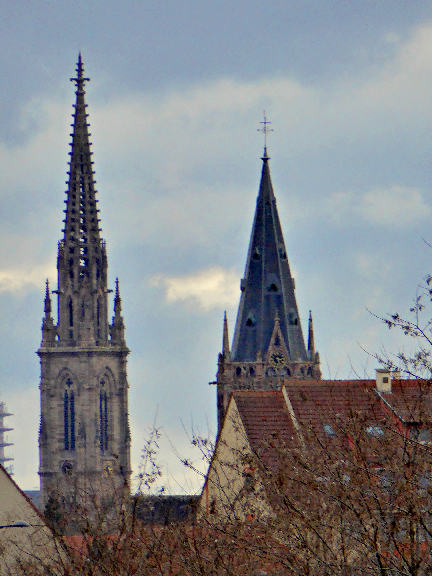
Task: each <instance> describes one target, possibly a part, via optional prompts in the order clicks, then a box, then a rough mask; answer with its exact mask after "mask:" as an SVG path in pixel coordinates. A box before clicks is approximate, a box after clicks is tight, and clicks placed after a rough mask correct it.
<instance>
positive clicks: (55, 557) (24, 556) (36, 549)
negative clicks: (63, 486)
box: [0, 466, 65, 575]
mask: <svg viewBox="0 0 432 576" xmlns="http://www.w3.org/2000/svg"><path fill="white" fill-rule="evenodd" d="M19 521H21V522H27V524H29V526H26V527H19V528H9V527H8V528H0V574H2V575H3V574H4V575H8V574H11V575H15V574H17V575H19V574H26V573H31V569H30V567H29V566H37V567H38V569H39V570H40V571H41V572H42V571H43V569H44V568H45V567H46V569H47V570H46V571H47V573H49V572H48V569H50V570H51V572H50V573H54V574H56V573H58V574H60V573H61V567H62V565H63V561H64V558H65V556H64V554H63V552H62V550H61V547H60V545H59V542H58V541H57V540H56V539H55V538H54V535H53V533H52V531H51V530H50V528H49V527H48V526H47V524H46V522H45V520H44V519H43V517H42V516H41V515H40V514H39V512H38V511H37V510H36V508H35V507H34V506H33V504H32V503H31V502H30V500H29V499H28V498H27V497H26V496H25V494H24V493H23V492H22V491H21V490H20V489H19V488H18V486H17V485H16V484H15V482H14V481H13V480H12V478H11V477H10V476H9V475H8V474H7V472H6V471H5V469H4V468H3V467H2V466H0V526H5V525H8V524H14V523H16V522H19Z"/></svg>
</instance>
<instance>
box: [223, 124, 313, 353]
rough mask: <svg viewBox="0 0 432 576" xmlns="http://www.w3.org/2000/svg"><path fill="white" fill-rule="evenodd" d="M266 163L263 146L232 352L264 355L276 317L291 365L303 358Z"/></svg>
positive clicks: (267, 163)
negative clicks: (259, 178) (258, 186)
mask: <svg viewBox="0 0 432 576" xmlns="http://www.w3.org/2000/svg"><path fill="white" fill-rule="evenodd" d="M267 124H268V122H267V120H266V118H265V117H264V129H263V130H267V131H268V128H267ZM269 160H270V158H269V156H268V154H267V145H265V147H264V154H263V157H262V161H263V165H262V173H261V183H260V188H259V193H258V198H257V204H256V210H255V217H254V222H253V227H252V234H251V239H250V244H249V252H248V256H247V261H246V270H245V276H244V278H243V279H242V281H241V292H242V294H241V299H240V306H239V310H238V315H237V322H236V327H235V332H234V340H233V347H232V353H231V357H232V360H233V361H234V362H243V361H246V362H254V361H256V359H257V355H261V356H262V357H264V356H265V354H266V352H267V350H268V346H269V343H270V339H271V336H272V333H273V328H274V319H275V317H276V315H278V317H279V323H280V329H281V333H282V336H283V338H284V340H285V342H284V343H285V345H286V347H287V350H288V353H289V356H290V359H291V361H306V360H307V353H306V348H305V344H304V340H303V334H302V329H301V326H300V320H299V314H298V310H297V303H296V297H295V292H294V289H295V286H294V279H293V278H292V276H291V271H290V267H289V263H288V258H287V253H286V248H285V242H284V239H283V235H282V228H281V225H280V221H279V215H278V211H277V207H276V198H275V195H274V192H273V186H272V181H271V176H270V167H269Z"/></svg>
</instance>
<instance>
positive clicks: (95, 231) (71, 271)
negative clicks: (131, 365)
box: [57, 54, 109, 346]
mask: <svg viewBox="0 0 432 576" xmlns="http://www.w3.org/2000/svg"><path fill="white" fill-rule="evenodd" d="M71 81H72V82H74V83H75V86H76V91H75V96H76V100H75V104H74V108H75V110H74V113H73V115H72V117H73V119H74V121H73V124H72V128H73V130H72V134H71V136H72V142H71V151H70V152H69V154H70V157H71V158H70V162H69V166H70V168H69V172H68V175H69V179H68V181H67V185H68V188H67V190H66V195H67V198H66V200H65V204H66V209H65V214H66V216H65V219H64V224H65V225H64V229H63V232H64V237H63V240H62V241H61V242H60V243H59V254H58V263H57V268H58V294H59V330H58V331H59V338H60V340H61V341H65V340H68V341H69V342H70V343H73V342H75V343H76V344H77V345H79V343H80V342H81V343H82V344H83V345H84V344H85V345H88V346H94V345H97V343H98V342H104V341H107V340H108V338H109V329H108V303H107V293H108V287H107V283H108V262H107V256H106V246H105V242H104V241H103V240H102V239H101V237H100V231H101V229H100V228H99V219H98V212H99V210H98V209H97V207H96V206H97V202H98V200H97V199H96V190H95V183H96V182H95V179H94V171H93V162H92V160H91V157H92V152H91V151H90V146H91V142H90V139H89V138H90V133H89V130H88V128H89V123H88V121H87V119H88V114H87V112H86V108H87V104H86V103H85V90H84V87H85V83H86V82H89V78H85V77H84V66H83V62H82V58H81V54H79V57H78V64H77V68H76V76H75V77H74V78H71Z"/></svg>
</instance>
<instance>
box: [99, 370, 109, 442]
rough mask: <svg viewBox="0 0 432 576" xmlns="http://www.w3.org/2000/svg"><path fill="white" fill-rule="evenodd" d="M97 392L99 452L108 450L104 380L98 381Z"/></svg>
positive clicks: (106, 400)
mask: <svg viewBox="0 0 432 576" xmlns="http://www.w3.org/2000/svg"><path fill="white" fill-rule="evenodd" d="M100 385H101V388H100V392H99V423H100V424H99V425H100V431H99V432H100V434H99V441H100V449H101V452H105V451H106V450H108V395H107V391H106V390H105V380H104V379H102V380H101V381H100Z"/></svg>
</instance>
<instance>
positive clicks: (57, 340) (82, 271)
mask: <svg viewBox="0 0 432 576" xmlns="http://www.w3.org/2000/svg"><path fill="white" fill-rule="evenodd" d="M71 80H72V81H73V82H74V84H75V104H74V113H73V115H72V116H73V124H72V134H71V137H72V142H71V151H70V152H69V154H70V162H69V171H68V175H69V178H68V181H67V190H66V200H65V203H66V209H65V219H64V221H63V222H64V227H63V230H62V232H63V237H62V239H61V240H60V242H59V243H58V257H57V274H58V284H57V289H56V290H54V291H53V293H55V294H56V296H57V307H58V311H57V323H56V324H54V320H53V318H52V312H51V309H52V306H51V294H50V289H49V284H48V281H47V284H46V293H45V303H44V312H45V315H44V318H43V324H42V343H41V346H40V348H39V350H38V355H39V357H40V362H41V380H40V393H41V427H40V436H39V450H40V467H39V474H40V478H41V506H42V509H43V508H44V507H45V506H48V508H47V509H46V511H49V510H50V507H51V506H54V508H55V509H56V510H57V511H58V513H59V515H60V517H62V523H63V522H64V524H65V525H69V523H70V524H71V525H72V524H73V519H72V518H73V514H74V512H76V509H75V504H76V505H77V509H78V510H83V509H84V508H85V509H86V510H87V515H88V517H89V518H92V517H94V512H95V511H94V509H93V506H92V503H94V502H96V501H97V500H98V498H97V497H96V496H98V495H103V498H104V499H105V500H106V501H107V502H108V501H109V502H110V503H112V505H113V506H115V503H116V501H117V500H116V499H117V497H120V496H121V495H123V494H124V493H125V491H126V492H127V489H128V485H129V478H130V475H131V465H130V429H129V421H128V382H127V372H126V367H127V356H128V354H129V349H128V348H127V345H126V341H125V335H124V321H123V317H122V316H121V298H120V288H119V283H118V281H116V293H115V302H114V318H113V323H112V324H109V322H108V294H109V293H111V292H112V290H109V289H108V261H107V255H106V245H105V241H104V240H103V239H102V238H101V237H100V232H101V230H100V228H99V220H98V210H97V208H96V205H97V200H96V190H95V180H94V172H93V162H92V160H91V154H92V153H91V151H90V140H89V138H90V134H89V124H88V114H87V112H86V106H87V105H86V103H85V90H84V88H85V85H86V82H88V78H85V77H84V66H83V62H82V58H81V54H80V55H79V57H78V64H77V68H76V75H75V77H74V78H72V79H71Z"/></svg>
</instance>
